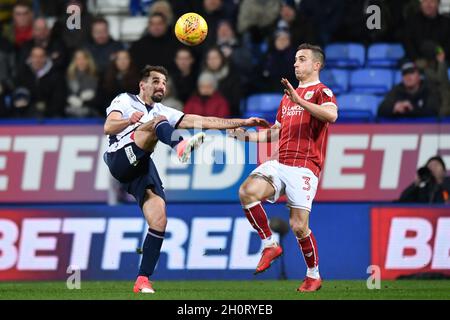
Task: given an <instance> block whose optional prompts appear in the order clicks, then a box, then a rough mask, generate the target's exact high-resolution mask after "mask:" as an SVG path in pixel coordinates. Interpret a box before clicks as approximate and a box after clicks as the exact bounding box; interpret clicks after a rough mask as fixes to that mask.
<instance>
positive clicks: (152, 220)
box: [133, 190, 167, 293]
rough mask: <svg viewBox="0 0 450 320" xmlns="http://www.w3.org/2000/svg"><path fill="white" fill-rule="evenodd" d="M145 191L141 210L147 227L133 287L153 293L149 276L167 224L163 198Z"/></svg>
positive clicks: (157, 256)
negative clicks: (144, 199)
mask: <svg viewBox="0 0 450 320" xmlns="http://www.w3.org/2000/svg"><path fill="white" fill-rule="evenodd" d="M147 193H148V198H147V200H146V201H145V202H144V205H143V206H142V211H143V212H144V215H145V218H146V220H147V223H148V225H149V228H148V233H147V236H146V237H145V241H144V245H143V248H142V261H141V265H140V267H139V274H138V277H137V279H136V282H135V284H134V287H133V292H135V293H139V292H140V293H155V290H154V289H153V287H152V283H151V282H150V280H149V277H150V276H151V275H152V274H153V271H154V270H155V266H156V263H157V262H158V259H159V255H160V253H161V246H162V243H163V240H164V234H165V229H166V224H167V218H166V209H165V202H164V200H163V199H162V198H161V197H159V196H157V195H156V194H154V193H153V192H151V191H150V190H147Z"/></svg>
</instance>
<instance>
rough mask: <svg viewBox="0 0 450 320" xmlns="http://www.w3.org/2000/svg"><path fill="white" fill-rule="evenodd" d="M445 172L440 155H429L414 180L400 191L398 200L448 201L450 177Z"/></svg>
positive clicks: (421, 201)
mask: <svg viewBox="0 0 450 320" xmlns="http://www.w3.org/2000/svg"><path fill="white" fill-rule="evenodd" d="M446 173H447V169H446V166H445V162H444V160H443V159H442V157H440V156H434V157H431V158H430V159H428V161H427V163H426V165H425V166H424V167H421V168H419V170H417V174H416V180H415V181H414V182H413V183H412V184H410V185H409V186H408V187H407V188H406V189H405V190H404V191H403V192H402V194H401V196H400V199H399V200H398V201H399V202H418V203H449V194H450V177H447V176H446Z"/></svg>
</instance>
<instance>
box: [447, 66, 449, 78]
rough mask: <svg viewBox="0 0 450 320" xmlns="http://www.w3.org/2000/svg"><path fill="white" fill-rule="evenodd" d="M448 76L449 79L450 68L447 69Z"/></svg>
mask: <svg viewBox="0 0 450 320" xmlns="http://www.w3.org/2000/svg"><path fill="white" fill-rule="evenodd" d="M447 74H448V78H449V79H450V68H448V70H447Z"/></svg>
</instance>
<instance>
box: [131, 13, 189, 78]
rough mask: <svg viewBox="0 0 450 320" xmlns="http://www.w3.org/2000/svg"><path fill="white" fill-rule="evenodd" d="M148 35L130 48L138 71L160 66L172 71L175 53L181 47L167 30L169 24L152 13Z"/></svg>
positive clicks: (157, 14)
mask: <svg viewBox="0 0 450 320" xmlns="http://www.w3.org/2000/svg"><path fill="white" fill-rule="evenodd" d="M147 31H148V33H147V34H146V35H144V36H143V37H142V38H141V39H139V40H137V41H135V42H133V43H132V44H131V47H130V54H131V57H132V59H133V61H134V63H135V64H136V67H137V68H138V70H140V69H142V68H143V67H144V66H145V65H147V64H148V65H160V66H164V67H165V68H167V69H168V70H169V71H173V70H174V68H175V66H174V61H173V57H174V56H175V52H176V51H177V49H178V48H179V47H180V46H181V44H180V42H178V40H177V39H176V38H175V37H174V36H173V34H172V33H171V31H170V30H169V24H168V21H167V19H166V17H165V16H164V15H162V14H161V13H154V14H152V15H151V16H150V18H149V21H148V30H147Z"/></svg>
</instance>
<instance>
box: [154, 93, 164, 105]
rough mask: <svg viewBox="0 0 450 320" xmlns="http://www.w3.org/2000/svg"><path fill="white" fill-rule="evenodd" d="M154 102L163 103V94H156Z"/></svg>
mask: <svg viewBox="0 0 450 320" xmlns="http://www.w3.org/2000/svg"><path fill="white" fill-rule="evenodd" d="M151 98H152V101H153V102H158V103H159V102H161V101H162V100H163V98H164V95H163V94H161V95H156V94H154V95H152V97H151Z"/></svg>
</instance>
